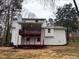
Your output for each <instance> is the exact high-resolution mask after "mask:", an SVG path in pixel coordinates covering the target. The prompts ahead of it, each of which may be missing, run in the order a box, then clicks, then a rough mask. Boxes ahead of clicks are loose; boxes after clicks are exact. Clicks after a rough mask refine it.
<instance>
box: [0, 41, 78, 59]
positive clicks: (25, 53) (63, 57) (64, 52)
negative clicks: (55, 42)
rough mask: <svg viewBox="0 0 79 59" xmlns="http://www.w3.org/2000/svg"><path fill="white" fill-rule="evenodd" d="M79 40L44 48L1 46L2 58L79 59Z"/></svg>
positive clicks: (0, 54) (0, 56)
mask: <svg viewBox="0 0 79 59" xmlns="http://www.w3.org/2000/svg"><path fill="white" fill-rule="evenodd" d="M78 42H79V41H78ZM78 42H77V41H75V43H73V42H70V44H69V45H67V46H48V47H46V48H44V49H13V47H0V59H79V43H78Z"/></svg>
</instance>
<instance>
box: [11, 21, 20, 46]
mask: <svg viewBox="0 0 79 59" xmlns="http://www.w3.org/2000/svg"><path fill="white" fill-rule="evenodd" d="M12 27H13V29H12V39H11V42H12V43H13V44H14V45H19V44H21V36H19V29H20V27H21V26H20V25H19V24H18V23H16V22H13V24H12Z"/></svg>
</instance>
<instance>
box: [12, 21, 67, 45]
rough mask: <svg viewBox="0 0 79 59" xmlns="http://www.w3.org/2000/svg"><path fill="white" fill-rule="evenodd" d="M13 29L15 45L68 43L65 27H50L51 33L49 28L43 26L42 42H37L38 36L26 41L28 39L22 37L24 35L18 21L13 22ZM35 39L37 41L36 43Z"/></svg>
mask: <svg viewBox="0 0 79 59" xmlns="http://www.w3.org/2000/svg"><path fill="white" fill-rule="evenodd" d="M45 25H46V24H43V25H42V26H43V27H44V26H45ZM12 26H13V29H12V40H11V42H12V43H13V44H14V45H24V44H27V45H28V44H29V43H30V45H35V44H36V45H40V44H41V45H43V41H44V45H64V44H66V43H67V41H66V34H65V30H64V29H54V28H52V29H50V30H51V33H48V29H45V28H42V29H41V43H40V42H37V39H36V38H32V37H31V39H30V42H29V41H26V39H22V37H21V36H20V35H19V29H21V25H20V24H18V23H17V22H13V24H12ZM22 41H23V43H22ZM34 41H35V43H34Z"/></svg>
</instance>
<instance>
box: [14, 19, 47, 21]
mask: <svg viewBox="0 0 79 59" xmlns="http://www.w3.org/2000/svg"><path fill="white" fill-rule="evenodd" d="M14 20H17V18H14ZM22 20H41V21H44V20H46V19H45V18H22Z"/></svg>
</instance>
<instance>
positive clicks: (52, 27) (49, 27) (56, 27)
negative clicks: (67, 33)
mask: <svg viewBox="0 0 79 59" xmlns="http://www.w3.org/2000/svg"><path fill="white" fill-rule="evenodd" d="M42 28H45V29H57V30H65V29H66V28H65V27H63V26H46V27H42Z"/></svg>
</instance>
